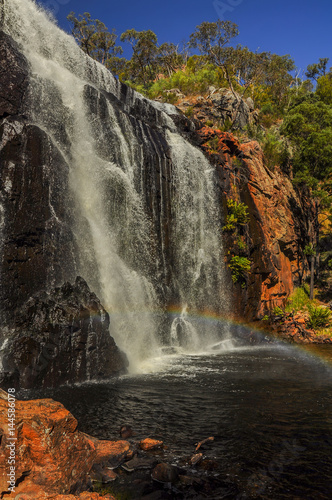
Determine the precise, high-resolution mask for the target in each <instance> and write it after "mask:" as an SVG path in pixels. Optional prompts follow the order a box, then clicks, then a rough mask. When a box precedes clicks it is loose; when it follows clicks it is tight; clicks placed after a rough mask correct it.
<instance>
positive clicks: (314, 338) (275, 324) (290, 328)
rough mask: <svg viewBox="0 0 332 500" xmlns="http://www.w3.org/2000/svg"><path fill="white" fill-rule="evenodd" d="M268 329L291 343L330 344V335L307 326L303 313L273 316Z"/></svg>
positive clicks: (306, 318) (306, 319) (331, 339)
mask: <svg viewBox="0 0 332 500" xmlns="http://www.w3.org/2000/svg"><path fill="white" fill-rule="evenodd" d="M269 330H270V331H271V332H272V334H274V335H275V336H277V337H278V338H280V339H281V340H283V341H285V342H288V343H291V344H332V337H330V336H328V335H326V334H323V333H320V332H319V331H316V330H314V329H312V328H309V327H308V317H307V316H306V315H305V314H303V313H297V314H293V313H290V314H285V315H283V316H275V317H273V318H272V319H271V321H270V322H269Z"/></svg>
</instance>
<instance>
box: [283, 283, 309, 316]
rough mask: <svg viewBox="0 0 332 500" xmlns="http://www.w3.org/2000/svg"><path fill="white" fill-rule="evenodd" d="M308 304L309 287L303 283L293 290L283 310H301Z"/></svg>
mask: <svg viewBox="0 0 332 500" xmlns="http://www.w3.org/2000/svg"><path fill="white" fill-rule="evenodd" d="M308 304H310V298H309V287H308V285H304V286H303V287H300V288H296V289H295V290H294V292H293V293H292V295H291V296H290V297H289V299H288V301H287V305H286V308H285V310H286V312H292V311H295V312H297V311H301V310H303V309H305V308H306V307H307V305H308Z"/></svg>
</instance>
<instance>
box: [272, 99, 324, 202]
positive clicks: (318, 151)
mask: <svg viewBox="0 0 332 500" xmlns="http://www.w3.org/2000/svg"><path fill="white" fill-rule="evenodd" d="M281 133H282V134H284V135H285V136H286V137H288V138H289V140H290V142H291V145H292V148H293V158H292V165H293V170H294V174H295V175H294V181H295V182H297V183H300V182H301V183H305V184H307V185H308V186H309V187H311V188H312V189H314V190H315V193H314V194H315V196H317V197H326V196H328V195H329V193H330V194H331V193H332V189H331V185H330V182H329V177H330V176H331V174H332V107H331V106H328V105H327V104H325V103H324V102H322V101H321V100H320V99H319V97H318V96H317V95H315V94H312V93H311V94H308V95H307V96H305V97H302V98H300V99H298V101H297V102H295V103H294V105H293V106H292V107H291V109H290V110H289V112H288V114H287V115H286V117H285V120H284V123H283V125H282V127H281Z"/></svg>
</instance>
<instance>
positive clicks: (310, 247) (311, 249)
mask: <svg viewBox="0 0 332 500" xmlns="http://www.w3.org/2000/svg"><path fill="white" fill-rule="evenodd" d="M303 253H304V255H306V256H307V257H312V256H314V255H316V250H315V248H314V246H313V245H306V246H305V247H304V250H303Z"/></svg>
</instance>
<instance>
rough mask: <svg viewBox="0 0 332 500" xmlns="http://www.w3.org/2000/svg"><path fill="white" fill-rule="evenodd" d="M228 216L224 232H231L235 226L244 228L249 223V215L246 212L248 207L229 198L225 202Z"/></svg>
mask: <svg viewBox="0 0 332 500" xmlns="http://www.w3.org/2000/svg"><path fill="white" fill-rule="evenodd" d="M227 208H228V215H227V217H226V224H225V226H224V228H223V229H224V231H232V230H234V229H235V228H236V226H244V225H245V224H248V222H249V213H248V212H247V210H248V206H247V205H245V204H244V203H237V201H235V200H233V199H232V198H229V199H228V200H227Z"/></svg>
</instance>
